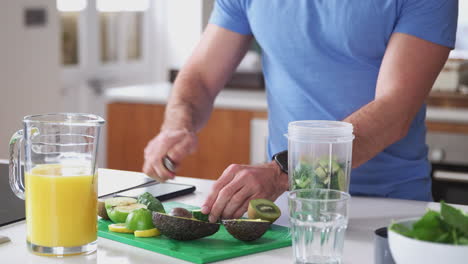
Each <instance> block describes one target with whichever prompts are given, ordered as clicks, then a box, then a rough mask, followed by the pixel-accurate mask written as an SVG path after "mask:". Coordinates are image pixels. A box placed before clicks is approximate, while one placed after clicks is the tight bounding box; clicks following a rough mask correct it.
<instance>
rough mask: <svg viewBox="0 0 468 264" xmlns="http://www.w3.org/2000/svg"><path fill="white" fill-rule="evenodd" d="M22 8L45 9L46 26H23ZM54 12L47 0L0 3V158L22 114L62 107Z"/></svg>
mask: <svg viewBox="0 0 468 264" xmlns="http://www.w3.org/2000/svg"><path fill="white" fill-rule="evenodd" d="M25 7H44V8H46V9H47V14H48V16H47V24H46V26H44V27H36V28H25V26H24V23H23V12H24V10H23V9H24V8H25ZM55 12H56V8H55V1H51V0H2V1H1V3H0V36H1V37H0V159H4V158H7V155H8V141H9V139H10V136H11V135H12V134H13V132H14V131H16V130H18V129H20V128H21V120H22V118H23V116H25V115H29V114H37V113H46V112H56V111H61V110H62V105H61V96H60V88H59V87H60V86H59V70H60V68H59V42H58V37H59V33H58V32H59V26H58V20H57V16H56V13H55Z"/></svg>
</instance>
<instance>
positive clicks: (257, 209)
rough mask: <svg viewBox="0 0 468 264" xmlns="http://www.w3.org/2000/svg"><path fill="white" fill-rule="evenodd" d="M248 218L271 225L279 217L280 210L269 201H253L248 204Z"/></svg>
mask: <svg viewBox="0 0 468 264" xmlns="http://www.w3.org/2000/svg"><path fill="white" fill-rule="evenodd" d="M248 216H249V218H250V219H262V220H266V221H270V222H271V223H273V222H275V221H276V219H278V218H279V217H280V216H281V210H280V209H279V208H278V206H276V204H274V203H273V202H272V201H270V200H267V199H254V200H251V201H250V202H249V209H248Z"/></svg>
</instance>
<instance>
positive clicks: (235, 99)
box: [105, 82, 267, 111]
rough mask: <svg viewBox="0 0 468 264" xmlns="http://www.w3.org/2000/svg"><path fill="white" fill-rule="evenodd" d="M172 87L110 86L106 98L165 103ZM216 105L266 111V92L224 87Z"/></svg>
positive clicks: (145, 85)
mask: <svg viewBox="0 0 468 264" xmlns="http://www.w3.org/2000/svg"><path fill="white" fill-rule="evenodd" d="M171 87H172V83H169V82H167V83H157V84H142V85H135V86H126V87H116V88H109V89H107V90H106V91H105V98H106V101H107V102H108V103H112V102H123V103H143V104H165V103H166V102H167V99H168V98H169V94H170V91H171ZM214 106H215V107H216V108H224V109H239V110H254V111H256V110H258V111H266V110H267V102H266V94H265V92H264V91H246V90H240V89H223V90H222V91H221V92H220V93H219V94H218V96H217V97H216V100H215V103H214Z"/></svg>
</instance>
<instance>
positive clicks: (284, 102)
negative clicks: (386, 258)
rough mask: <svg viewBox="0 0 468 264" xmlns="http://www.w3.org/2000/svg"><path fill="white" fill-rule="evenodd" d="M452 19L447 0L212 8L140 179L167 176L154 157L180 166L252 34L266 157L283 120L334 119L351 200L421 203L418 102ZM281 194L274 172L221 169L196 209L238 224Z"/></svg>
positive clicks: (423, 166)
mask: <svg viewBox="0 0 468 264" xmlns="http://www.w3.org/2000/svg"><path fill="white" fill-rule="evenodd" d="M457 13H458V1H457V0H400V1H396V0H293V1H285V0H218V1H217V2H216V5H215V8H214V10H213V13H212V17H211V20H210V24H209V25H208V26H207V28H206V30H205V32H204V34H203V36H202V38H201V40H200V43H199V44H198V46H197V47H196V49H195V50H194V52H193V54H192V56H191V57H190V58H189V60H188V61H187V64H186V65H185V66H184V67H183V68H182V70H181V71H180V73H179V76H178V78H177V80H176V82H175V84H174V88H173V91H172V94H171V97H170V100H169V102H168V104H167V108H166V114H165V116H166V118H165V121H164V124H163V126H162V129H161V133H160V134H159V135H157V136H156V137H155V138H154V139H153V140H151V141H150V142H149V143H148V146H147V147H146V149H145V164H144V168H143V171H144V172H145V173H146V174H148V175H150V176H152V177H154V178H156V179H159V180H166V179H169V178H173V177H174V173H173V172H171V171H169V170H168V169H167V168H166V167H165V166H164V165H163V163H162V160H163V158H164V157H169V158H170V159H171V160H172V161H174V163H175V164H180V163H181V162H182V160H183V158H184V157H186V156H187V155H188V154H190V153H191V152H193V151H194V150H195V148H196V142H197V138H196V133H197V131H199V130H200V129H201V128H202V127H203V125H204V124H205V123H206V121H207V120H208V118H209V116H210V113H211V111H212V108H213V101H214V99H215V97H216V95H217V94H218V92H219V91H220V90H221V89H222V87H223V85H224V84H225V83H226V81H227V80H228V79H229V76H230V75H231V73H232V72H233V71H234V70H235V69H236V66H237V65H238V63H239V62H240V60H241V59H242V57H243V56H244V54H245V53H246V51H247V50H248V47H249V45H250V42H251V39H252V36H255V39H256V40H257V42H258V43H259V45H260V46H261V48H262V57H263V71H264V75H265V81H266V92H267V98H268V121H269V135H270V136H269V144H268V152H269V155H270V156H272V155H273V154H275V153H278V152H281V151H283V150H286V149H287V142H286V139H285V138H284V137H283V136H282V135H283V134H284V133H285V132H286V131H287V125H288V123H289V122H291V121H294V120H313V119H316V120H317V119H326V120H344V121H346V122H350V123H352V124H353V126H354V134H355V136H356V137H355V140H354V143H353V161H352V166H353V168H354V169H353V171H352V173H351V186H350V191H351V193H352V194H357V195H367V196H384V197H397V198H406V199H418V200H431V199H432V197H431V180H430V176H429V173H430V164H429V163H428V161H427V148H426V145H425V125H424V120H425V106H424V100H425V98H426V97H427V95H428V93H429V91H430V89H431V87H432V85H433V83H434V81H435V79H436V77H437V75H438V73H439V72H440V70H441V68H442V67H443V65H444V63H445V61H446V60H447V57H448V54H449V51H450V49H452V48H453V47H454V42H455V32H456V23H457ZM226 151H227V150H226ZM287 188H288V181H287V175H286V174H285V173H283V172H282V171H281V170H280V168H279V166H278V165H277V164H276V163H275V162H270V163H267V164H262V165H231V166H229V167H228V168H227V169H226V170H225V171H224V172H223V174H222V175H221V176H220V178H219V179H218V180H217V182H216V183H215V184H214V187H213V190H212V193H211V194H210V195H209V197H208V198H207V200H206V202H205V204H204V205H203V207H202V211H203V212H204V213H210V221H215V220H216V219H218V218H219V217H222V218H238V217H240V216H241V215H242V214H243V213H244V212H245V211H246V209H247V205H248V201H249V200H251V199H254V198H260V197H261V198H267V199H270V200H275V199H276V198H277V197H278V196H279V195H281V194H282V193H283V192H285V191H286V190H287Z"/></svg>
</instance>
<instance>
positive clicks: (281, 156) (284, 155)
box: [276, 151, 288, 169]
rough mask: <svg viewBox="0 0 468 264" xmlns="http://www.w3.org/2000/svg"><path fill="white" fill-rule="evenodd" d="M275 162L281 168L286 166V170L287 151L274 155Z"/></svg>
mask: <svg viewBox="0 0 468 264" xmlns="http://www.w3.org/2000/svg"><path fill="white" fill-rule="evenodd" d="M276 160H277V161H278V162H279V163H280V164H281V165H282V166H286V169H287V168H288V152H287V151H283V152H280V153H278V155H276Z"/></svg>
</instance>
